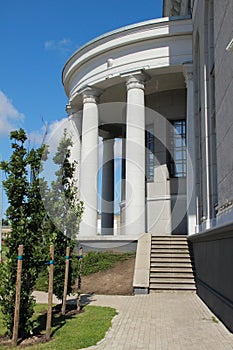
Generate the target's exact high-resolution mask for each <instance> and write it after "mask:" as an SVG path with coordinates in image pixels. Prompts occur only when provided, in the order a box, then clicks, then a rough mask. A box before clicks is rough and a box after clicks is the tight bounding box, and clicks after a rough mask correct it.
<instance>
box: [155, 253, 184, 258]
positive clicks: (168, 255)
mask: <svg viewBox="0 0 233 350" xmlns="http://www.w3.org/2000/svg"><path fill="white" fill-rule="evenodd" d="M151 258H162V259H163V258H181V259H184V258H187V259H190V255H189V254H188V253H183V254H181V253H169V252H168V253H167V252H162V253H160V252H151Z"/></svg>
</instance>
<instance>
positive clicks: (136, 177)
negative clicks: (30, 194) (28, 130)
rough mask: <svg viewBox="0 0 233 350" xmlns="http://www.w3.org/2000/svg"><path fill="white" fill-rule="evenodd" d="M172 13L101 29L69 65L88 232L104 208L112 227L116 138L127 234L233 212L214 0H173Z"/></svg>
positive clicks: (185, 229)
mask: <svg viewBox="0 0 233 350" xmlns="http://www.w3.org/2000/svg"><path fill="white" fill-rule="evenodd" d="M229 2H231V1H229ZM201 3H203V5H201ZM216 3H217V2H216ZM215 6H218V5H217V4H216V5H215ZM164 16H166V17H164V18H161V19H155V20H150V21H146V22H142V23H138V24H136V25H131V26H128V27H124V28H121V29H118V30H115V31H113V32H110V33H107V34H105V35H102V36H101V37H99V38H97V39H95V40H93V41H91V42H89V43H87V44H86V45H84V46H83V47H82V48H80V49H79V50H78V51H77V52H75V53H74V54H73V56H72V57H71V58H70V59H69V60H68V62H67V63H66V65H65V67H64V70H63V84H64V88H65V91H66V94H67V96H68V104H67V112H68V115H69V119H70V121H71V122H72V123H74V125H75V127H76V131H77V135H78V141H77V142H76V147H75V148H74V149H73V157H74V158H75V159H76V160H77V161H78V162H79V171H78V174H77V177H78V186H79V190H80V198H81V199H82V200H83V201H84V203H85V212H84V216H83V220H82V223H81V226H80V236H82V237H95V236H96V235H97V217H98V209H100V212H101V234H102V235H103V236H112V235H113V234H114V230H113V226H114V224H113V222H114V207H115V203H116V200H117V199H116V188H114V184H115V187H116V177H117V176H118V177H119V174H118V175H117V174H116V169H114V168H115V166H114V164H115V162H114V158H115V157H116V154H115V153H116V152H115V151H114V150H115V148H116V147H114V144H115V143H116V142H118V144H120V145H121V167H120V168H121V175H120V183H121V184H120V191H121V193H120V197H121V198H120V199H119V198H118V201H119V211H120V222H121V225H120V228H119V229H118V230H117V234H118V235H119V236H122V237H123V236H129V237H134V238H135V239H136V238H137V237H138V236H139V235H140V234H142V233H145V232H148V233H152V234H156V235H169V234H181V235H185V234H188V235H191V234H194V233H197V232H202V231H203V230H206V229H209V228H211V227H214V226H216V225H219V224H222V223H223V222H224V220H228V219H229V218H230V217H231V214H229V213H228V218H227V219H225V218H226V213H225V214H224V208H225V207H226V203H227V202H226V198H225V194H224V195H220V194H219V193H223V192H224V191H225V190H224V191H223V192H222V189H224V186H226V183H228V182H229V183H230V186H232V180H231V179H230V173H229V174H228V175H227V169H225V170H226V172H225V175H224V174H222V163H221V162H222V161H223V158H222V157H223V153H224V152H225V149H224V147H225V146H226V145H225V144H224V141H223V139H224V131H222V134H221V135H219V136H217V135H216V127H217V126H216V124H218V123H219V125H218V127H219V128H220V130H221V121H219V120H218V118H217V113H218V108H223V107H218V104H220V101H221V100H222V98H223V96H222V97H221V98H220V100H219V101H218V100H216V103H215V86H216V88H217V89H218V87H217V85H215V74H216V71H215V70H214V61H215V58H214V57H215V53H214V42H215V38H214V1H202V2H201V1H197V0H196V1H188V0H179V1H178V0H165V1H164ZM203 16H204V17H203ZM200 33H201V34H200ZM203 33H204V35H203ZM229 35H230V34H229ZM219 45H220V44H219ZM224 52H225V51H224ZM225 55H227V53H225ZM228 59H229V60H230V58H229V57H228ZM231 59H232V58H231ZM230 64H231V65H232V61H231V63H230ZM217 73H218V74H221V72H220V71H218V72H217ZM231 78H232V77H230V74H229V79H231ZM231 81H232V80H231ZM220 90H221V88H220ZM216 92H218V91H216ZM229 93H230V91H229ZM219 94H220V96H221V91H219ZM228 119H229V117H228ZM218 137H219V138H218ZM100 138H101V140H102V145H101V147H102V148H103V154H102V156H101V158H102V161H101V164H100V159H99V158H100V152H99V148H100ZM218 150H219V152H220V153H221V154H222V155H221V154H220V153H219V162H218V161H217V153H218ZM100 167H101V169H102V170H100ZM228 170H229V169H228ZM100 171H101V173H102V182H101V184H100V182H99V181H98V177H99V172H100ZM114 178H115V180H114ZM228 185H229V184H228ZM118 196H119V193H118ZM98 197H101V208H98V202H100V201H99V199H98ZM229 199H230V198H228V202H229ZM229 206H230V205H228V206H227V207H229ZM227 210H228V212H229V208H228V209H227ZM223 214H224V215H225V216H224V215H223Z"/></svg>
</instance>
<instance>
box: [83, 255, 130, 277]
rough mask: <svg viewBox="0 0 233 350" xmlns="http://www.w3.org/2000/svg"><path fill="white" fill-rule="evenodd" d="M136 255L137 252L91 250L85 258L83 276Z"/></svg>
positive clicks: (103, 269)
mask: <svg viewBox="0 0 233 350" xmlns="http://www.w3.org/2000/svg"><path fill="white" fill-rule="evenodd" d="M133 257H135V253H133V252H129V253H111V252H89V253H87V255H86V256H85V257H84V259H83V267H82V274H83V276H87V275H90V274H91V273H95V272H99V271H105V270H108V269H110V268H112V267H114V266H115V264H116V263H117V262H118V261H125V260H128V259H131V258H133Z"/></svg>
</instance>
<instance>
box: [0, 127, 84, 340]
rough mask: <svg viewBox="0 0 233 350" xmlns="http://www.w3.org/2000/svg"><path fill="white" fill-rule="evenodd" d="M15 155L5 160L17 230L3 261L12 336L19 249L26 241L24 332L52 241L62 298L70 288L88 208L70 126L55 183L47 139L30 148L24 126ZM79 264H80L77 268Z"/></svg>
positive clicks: (4, 304) (16, 135)
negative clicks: (48, 176)
mask: <svg viewBox="0 0 233 350" xmlns="http://www.w3.org/2000/svg"><path fill="white" fill-rule="evenodd" d="M10 139H11V140H12V155H11V157H10V160H9V161H3V162H1V163H0V168H1V169H2V170H4V171H5V174H6V180H5V181H3V186H4V189H5V192H6V194H7V197H8V202H9V207H8V209H7V212H6V215H7V219H8V221H9V223H10V226H11V233H10V234H9V235H8V236H7V238H6V240H5V246H4V248H5V252H4V262H3V263H2V264H1V265H0V276H1V279H0V307H1V311H2V313H3V315H4V320H3V321H4V324H5V326H6V328H7V333H8V335H9V336H12V332H13V324H14V308H15V292H16V285H15V284H16V273H17V252H18V246H19V245H20V244H23V246H24V254H23V272H22V279H21V302H20V318H19V319H20V323H19V336H20V337H22V336H25V335H27V334H29V333H30V332H31V330H32V324H31V321H30V319H31V316H32V315H33V308H34V300H33V298H32V297H31V294H32V291H33V287H34V285H35V283H36V280H37V277H38V273H39V272H40V271H41V270H42V269H44V270H45V271H46V267H45V266H41V264H40V262H42V261H48V260H49V259H50V257H49V245H50V244H54V246H55V257H54V261H55V271H54V293H55V294H56V296H57V297H58V298H59V299H61V298H62V296H63V288H64V271H65V254H66V247H67V246H70V249H71V253H72V251H73V249H74V246H75V240H74V237H75V236H76V234H77V233H78V228H79V223H80V220H81V215H82V212H83V203H82V202H80V201H79V199H78V196H77V188H76V186H75V181H74V179H73V175H74V171H75V166H76V164H75V163H70V161H69V157H70V147H71V146H72V142H71V139H70V138H69V137H67V134H66V131H65V133H64V137H63V139H62V141H61V142H60V144H59V146H58V149H57V152H56V154H55V156H54V158H53V160H54V163H55V164H56V165H57V166H58V170H57V172H56V173H55V175H56V179H55V180H54V181H53V182H52V183H51V188H48V184H47V183H46V181H45V180H44V179H43V178H40V174H41V172H42V171H43V167H42V165H43V160H45V159H46V158H47V155H48V149H47V147H46V146H45V145H42V146H41V147H39V148H38V149H31V150H28V148H27V147H26V141H27V136H26V133H25V131H24V130H23V129H19V130H18V131H14V132H11V134H10ZM74 265H75V264H73V266H71V269H70V276H69V284H68V294H69V293H70V292H71V291H72V285H73V283H74V273H73V271H72V269H73V268H74ZM73 270H74V269H73Z"/></svg>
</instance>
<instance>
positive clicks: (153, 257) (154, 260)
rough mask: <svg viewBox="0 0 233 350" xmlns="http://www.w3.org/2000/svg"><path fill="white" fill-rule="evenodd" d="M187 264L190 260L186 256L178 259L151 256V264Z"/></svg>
mask: <svg viewBox="0 0 233 350" xmlns="http://www.w3.org/2000/svg"><path fill="white" fill-rule="evenodd" d="M171 261H174V262H186V261H187V262H188V261H190V258H189V257H187V256H179V257H175V256H170V255H169V256H162V257H161V256H151V262H171Z"/></svg>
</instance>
